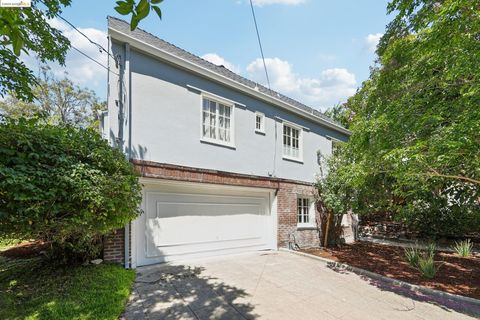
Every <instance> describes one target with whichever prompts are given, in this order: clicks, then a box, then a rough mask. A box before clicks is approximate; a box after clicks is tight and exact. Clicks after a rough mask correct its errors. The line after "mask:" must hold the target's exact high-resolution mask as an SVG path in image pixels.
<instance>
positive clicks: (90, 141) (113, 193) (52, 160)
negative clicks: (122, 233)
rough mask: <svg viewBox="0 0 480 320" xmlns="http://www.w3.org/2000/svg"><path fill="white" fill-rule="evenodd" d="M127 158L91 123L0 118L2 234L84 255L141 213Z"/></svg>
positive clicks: (95, 251) (68, 255) (135, 179)
mask: <svg viewBox="0 0 480 320" xmlns="http://www.w3.org/2000/svg"><path fill="white" fill-rule="evenodd" d="M140 190H141V186H140V184H139V182H138V176H137V174H136V172H135V171H134V169H133V167H132V165H131V164H130V163H129V162H128V161H127V160H126V159H125V157H124V155H123V154H122V153H121V152H120V151H119V150H117V149H114V148H112V147H111V146H109V145H108V143H107V142H106V141H105V140H103V139H102V138H101V136H100V135H99V134H98V133H97V132H95V131H94V130H91V129H79V128H75V127H71V126H54V125H49V124H45V123H44V122H40V121H37V120H35V119H30V120H26V119H20V120H9V119H7V120H5V119H4V120H3V121H2V122H1V123H0V234H2V235H4V236H8V237H10V238H19V239H40V240H44V241H46V242H48V243H50V244H51V245H52V249H54V251H52V252H53V253H55V254H59V255H63V257H66V258H69V259H70V258H75V259H78V258H80V259H86V258H91V257H93V256H95V255H97V254H98V253H99V250H100V246H99V244H100V239H101V236H102V235H104V234H107V233H109V232H111V231H113V230H115V229H118V228H121V227H122V226H124V225H125V224H126V223H127V222H128V221H130V220H132V219H134V218H135V217H137V216H138V215H139V213H140V209H139V204H140V201H141V193H140Z"/></svg>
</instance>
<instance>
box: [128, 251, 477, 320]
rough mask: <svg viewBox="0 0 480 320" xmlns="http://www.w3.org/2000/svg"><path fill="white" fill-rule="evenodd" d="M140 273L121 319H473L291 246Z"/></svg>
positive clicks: (142, 270)
mask: <svg viewBox="0 0 480 320" xmlns="http://www.w3.org/2000/svg"><path fill="white" fill-rule="evenodd" d="M137 272H138V275H137V281H136V284H135V288H134V291H133V294H132V296H131V298H130V301H129V303H128V306H127V309H126V312H125V314H124V315H123V318H124V319H257V318H258V319H302V320H304V319H325V320H328V319H389V320H390V319H401V320H406V319H473V318H470V317H468V316H466V315H464V314H461V313H458V312H456V311H453V310H451V309H448V308H446V307H441V306H438V305H435V304H433V303H431V302H426V301H424V299H425V297H422V299H419V297H413V298H412V297H410V296H409V294H408V293H406V292H404V291H401V290H400V291H399V292H398V290H397V289H398V288H397V289H393V288H388V286H386V285H384V284H383V285H382V284H379V283H375V282H373V281H371V280H368V279H365V278H362V277H360V276H358V275H356V274H353V273H342V272H338V271H334V270H331V269H330V268H328V266H327V265H326V264H325V263H322V262H320V261H317V260H313V259H310V258H307V257H302V256H298V255H294V254H292V253H288V252H256V253H250V254H242V255H235V256H224V257H217V258H210V259H208V260H198V261H194V262H189V263H183V264H175V265H172V264H166V265H165V264H164V265H155V266H149V267H142V268H138V270H137ZM395 291H397V292H395ZM420 300H422V301H420Z"/></svg>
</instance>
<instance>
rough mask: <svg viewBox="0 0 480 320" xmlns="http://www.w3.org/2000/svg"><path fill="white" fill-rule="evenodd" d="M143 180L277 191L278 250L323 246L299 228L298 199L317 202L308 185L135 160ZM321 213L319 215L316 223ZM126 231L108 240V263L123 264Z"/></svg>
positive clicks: (311, 231) (312, 232)
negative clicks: (302, 198) (293, 247)
mask: <svg viewBox="0 0 480 320" xmlns="http://www.w3.org/2000/svg"><path fill="white" fill-rule="evenodd" d="M132 163H133V164H134V165H135V167H136V169H137V170H138V171H139V172H140V174H141V175H142V176H143V177H147V178H156V179H165V180H176V181H186V182H200V183H213V184H222V185H232V186H245V187H255V188H268V189H275V190H277V213H278V232H277V241H278V247H284V248H288V247H292V246H293V245H298V246H299V247H301V248H306V247H318V246H319V245H320V237H319V229H318V228H313V229H298V228H297V198H298V197H299V196H304V197H310V198H312V199H314V198H316V194H315V188H314V187H313V186H312V185H311V184H308V183H305V182H301V181H293V180H287V179H279V178H268V177H258V176H252V175H243V174H236V173H230V172H224V171H217V170H208V169H198V168H191V167H182V166H174V165H170V164H161V163H155V162H150V161H140V160H132ZM318 215H319V213H318V212H316V220H318ZM123 257H124V231H123V229H122V230H118V231H117V232H116V233H114V234H112V235H109V236H107V237H105V241H104V259H105V260H106V261H112V262H117V263H123Z"/></svg>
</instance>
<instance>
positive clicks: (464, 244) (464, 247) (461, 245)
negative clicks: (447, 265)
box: [452, 239, 473, 258]
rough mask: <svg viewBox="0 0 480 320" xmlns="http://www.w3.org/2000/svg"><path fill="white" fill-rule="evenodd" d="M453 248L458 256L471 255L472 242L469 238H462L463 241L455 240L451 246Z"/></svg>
mask: <svg viewBox="0 0 480 320" xmlns="http://www.w3.org/2000/svg"><path fill="white" fill-rule="evenodd" d="M452 249H453V250H455V252H456V253H457V254H458V255H459V256H460V257H464V258H465V257H469V256H471V255H472V251H473V244H472V242H471V241H470V239H467V240H464V241H460V242H456V241H455V245H454V246H453V248H452Z"/></svg>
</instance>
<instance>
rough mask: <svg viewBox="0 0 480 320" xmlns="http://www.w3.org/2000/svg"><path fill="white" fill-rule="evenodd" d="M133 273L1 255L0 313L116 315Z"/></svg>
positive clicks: (10, 316)
mask: <svg viewBox="0 0 480 320" xmlns="http://www.w3.org/2000/svg"><path fill="white" fill-rule="evenodd" d="M134 279H135V273H134V271H133V270H125V269H123V268H122V267H120V266H115V265H99V266H93V265H91V266H73V267H72V266H69V267H65V268H61V269H58V268H52V266H50V265H46V264H44V263H43V262H42V260H41V259H39V258H31V259H14V260H13V259H8V258H4V257H2V256H0V319H49V320H50V319H51V320H57V319H92V320H94V319H95V320H96V319H105V320H106V319H111V320H114V319H118V317H119V316H120V314H121V313H122V312H123V310H124V307H125V304H126V301H127V298H128V296H129V294H130V290H131V287H132V284H133V281H134Z"/></svg>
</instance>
